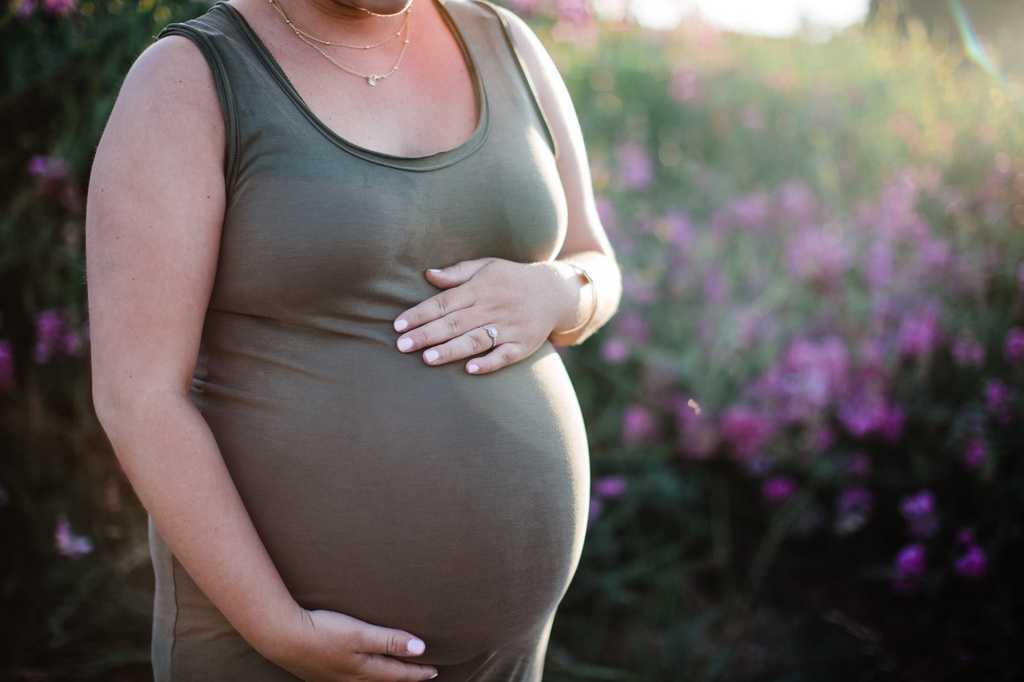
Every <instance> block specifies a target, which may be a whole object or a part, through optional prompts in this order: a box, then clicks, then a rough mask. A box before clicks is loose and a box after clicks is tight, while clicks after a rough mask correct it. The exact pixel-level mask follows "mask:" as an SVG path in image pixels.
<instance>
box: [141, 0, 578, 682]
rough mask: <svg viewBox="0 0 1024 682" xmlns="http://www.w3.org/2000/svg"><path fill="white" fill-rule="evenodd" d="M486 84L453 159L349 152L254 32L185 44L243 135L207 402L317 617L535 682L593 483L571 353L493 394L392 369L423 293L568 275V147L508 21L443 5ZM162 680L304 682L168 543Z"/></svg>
mask: <svg viewBox="0 0 1024 682" xmlns="http://www.w3.org/2000/svg"><path fill="white" fill-rule="evenodd" d="M437 5H438V9H439V11H440V12H441V15H442V16H443V17H444V19H445V21H446V23H447V26H448V27H449V29H450V30H451V31H452V34H453V35H454V37H455V39H456V41H457V42H458V44H459V46H460V48H461V51H462V55H463V58H464V59H465V61H466V65H467V67H468V69H469V73H470V77H471V80H472V81H473V86H474V92H475V97H476V111H477V125H476V128H475V130H474V132H473V133H472V135H471V136H470V138H469V139H468V140H466V141H465V142H464V143H463V144H461V145H459V146H458V147H456V148H453V149H450V150H447V151H444V152H441V153H437V154H432V155H429V156H423V157H401V156H393V155H387V154H382V153H377V152H375V151H372V150H368V149H364V148H361V147H359V146H357V145H354V144H352V143H350V142H348V141H346V140H345V139H343V138H341V137H340V136H338V135H337V134H335V133H334V132H332V131H331V130H330V128H328V127H327V126H326V125H325V124H324V123H323V122H322V121H320V120H319V119H318V118H317V117H316V116H315V115H314V114H313V113H312V112H311V111H310V109H309V108H308V107H307V106H306V105H305V104H304V102H303V101H302V99H301V98H300V96H299V95H298V93H297V92H296V91H295V89H294V88H293V87H292V85H291V84H290V83H289V81H288V79H287V77H286V76H285V74H284V72H283V71H282V70H281V68H280V67H279V65H278V64H277V63H276V62H275V61H274V58H273V56H272V55H271V54H270V52H269V51H268V50H267V49H266V47H265V46H264V45H263V44H262V43H261V41H260V39H259V37H258V36H257V35H256V34H255V33H254V32H253V31H252V30H251V28H250V27H249V26H248V25H247V23H246V21H245V19H244V18H243V17H242V15H241V14H240V13H238V11H237V10H235V9H234V8H233V7H231V6H230V5H227V4H218V5H215V6H214V7H213V8H211V10H210V11H209V12H208V13H207V14H205V15H204V16H202V17H200V18H198V19H196V20H193V21H191V22H188V23H186V24H176V25H172V26H170V27H168V28H167V29H166V30H165V31H164V32H163V33H162V34H161V37H163V36H167V35H179V36H185V37H187V38H189V39H190V40H192V41H193V42H194V43H195V44H196V45H197V46H198V47H199V49H200V51H201V52H202V53H203V55H204V56H205V57H206V60H207V63H208V64H209V66H210V69H211V71H212V73H213V77H214V81H215V83H216V86H217V91H218V95H219V97H220V103H221V108H222V111H223V115H224V122H225V130H226V133H227V148H226V154H225V182H226V187H227V204H226V215H225V217H224V223H223V232H222V237H221V244H220V252H219V260H218V266H217V274H216V280H215V283H214V286H213V290H212V295H211V299H210V303H209V309H208V311H207V315H206V319H205V323H204V328H203V332H202V341H201V345H200V353H199V358H198V361H197V365H196V370H195V375H194V378H193V381H192V386H191V399H192V401H193V403H194V404H195V406H196V407H197V409H198V410H199V412H200V413H201V414H202V416H203V417H204V418H205V420H206V422H207V423H208V424H209V426H210V429H211V430H212V433H213V435H214V437H215V439H216V441H217V444H218V445H219V447H220V449H221V452H222V453H223V457H224V460H225V462H226V464H227V467H228V469H229V471H230V473H231V476H232V478H233V480H234V482H235V484H236V485H237V487H238V490H239V493H240V494H241V497H242V500H243V502H244V503H245V506H246V509H247V510H248V512H249V514H250V516H251V517H252V521H253V523H254V524H255V527H256V529H257V531H258V533H259V535H260V538H261V539H262V541H263V543H264V544H265V545H266V547H267V550H268V552H269V553H270V556H271V558H272V560H273V562H274V564H275V565H276V567H277V568H278V570H279V571H280V573H281V576H282V578H283V579H284V582H285V584H286V585H287V587H288V588H289V590H290V591H291V593H292V595H293V596H294V597H295V599H296V600H297V601H298V603H299V604H300V605H302V606H303V607H305V608H307V609H328V610H332V611H337V612H340V613H345V614H348V615H350V616H353V617H355V618H358V619H360V620H363V621H366V622H369V623H373V624H376V625H380V626H386V627H394V628H401V629H403V630H406V631H408V632H411V633H413V634H415V635H416V636H418V637H420V638H421V639H423V640H424V641H425V642H426V645H427V649H426V653H425V654H424V655H423V656H422V657H418V658H416V659H415V660H416V661H417V662H422V663H425V664H431V665H435V666H437V667H438V670H439V673H440V674H439V676H438V678H437V679H438V680H440V681H442V682H454V681H462V680H474V681H480V682H487V681H494V682H497V681H501V682H511V681H523V682H525V681H530V680H539V679H540V676H541V669H542V666H543V658H544V652H545V649H546V646H547V640H548V633H549V631H550V627H551V622H552V619H553V617H554V612H555V609H556V607H557V605H558V603H559V601H560V600H561V598H562V596H563V595H564V593H565V590H566V588H567V586H568V584H569V581H570V579H571V577H572V575H573V572H574V571H575V568H576V564H577V562H578V559H579V555H580V552H581V550H582V545H583V535H584V531H585V525H586V508H587V494H588V489H589V468H588V453H587V444H586V436H585V433H584V428H583V424H582V419H581V416H580V411H579V405H578V402H577V400H576V396H575V393H574V391H573V388H572V385H571V384H570V382H569V379H568V377H567V375H566V372H565V369H564V367H563V365H562V362H561V360H560V358H559V356H558V354H557V353H556V352H555V351H554V349H553V348H552V347H551V345H550V344H548V343H545V344H544V345H543V346H542V347H541V348H540V349H539V350H538V351H537V352H536V353H534V354H533V355H531V356H530V357H529V358H527V359H525V360H523V361H522V362H519V363H517V364H515V365H512V366H510V367H506V368H504V369H502V370H499V371H498V372H495V373H493V374H488V375H482V376H472V375H469V374H467V373H466V371H465V369H464V366H463V365H464V363H462V362H457V363H452V364H449V365H444V366H438V367H431V366H427V365H425V364H424V363H423V361H422V359H421V358H420V355H419V354H418V353H413V354H409V355H405V354H402V353H400V352H398V351H397V350H396V348H395V342H396V340H397V336H398V335H397V334H396V333H395V332H394V330H393V328H392V323H393V321H394V319H395V318H396V317H397V315H398V314H399V313H401V312H402V311H404V310H406V309H408V308H410V307H412V306H413V305H415V304H417V303H419V302H421V301H423V300H424V299H426V298H429V297H430V296H432V295H434V294H436V293H437V291H438V290H437V289H435V288H434V287H433V286H432V285H430V283H429V282H427V281H426V279H425V278H424V271H425V270H426V269H427V268H432V267H444V266H446V265H450V264H453V263H456V262H458V261H461V260H466V259H475V258H481V257H486V256H492V257H498V258H504V259H508V260H513V261H519V262H536V261H544V260H549V259H551V258H553V257H555V255H556V254H557V253H558V251H559V249H560V247H561V244H562V241H563V239H564V235H565V230H566V210H567V209H566V200H565V196H564V193H563V190H562V186H561V184H560V181H559V177H558V173H557V170H556V167H555V149H554V142H553V139H552V136H551V134H550V131H549V129H548V127H547V124H546V121H545V119H544V115H543V112H542V110H541V108H540V106H539V104H538V101H537V99H536V96H535V93H534V91H533V88H532V86H531V83H530V81H529V78H528V76H527V73H526V71H525V69H524V68H523V65H522V62H521V61H520V58H519V55H518V53H517V52H516V50H515V46H514V43H513V42H512V40H511V37H510V34H509V33H508V27H507V26H506V25H505V23H504V21H503V18H502V17H501V16H500V15H499V14H498V13H497V12H496V11H495V10H494V9H493V8H491V7H490V6H488V5H485V4H480V3H475V2H463V1H460V0H456V1H453V2H448V3H444V2H438V3H437ZM150 545H151V552H152V555H153V560H154V566H155V570H156V576H157V594H156V601H155V616H154V630H153V665H154V671H155V675H156V679H157V680H158V681H163V680H173V681H175V682H181V681H185V680H245V681H253V682H260V681H263V680H274V681H276V680H294V679H295V678H294V677H293V676H292V675H290V674H289V673H287V672H286V671H284V670H283V669H281V668H279V667H277V666H275V665H274V664H272V663H271V662H269V661H267V660H266V659H264V658H262V657H261V656H259V654H257V653H256V652H255V651H254V650H253V649H252V648H251V647H250V646H249V645H248V644H247V643H246V642H245V641H244V640H243V639H242V638H241V637H240V636H239V635H238V634H237V632H235V631H234V630H233V629H232V628H231V626H230V625H229V624H228V623H227V622H226V620H225V619H224V618H223V616H221V614H220V613H219V612H218V611H217V609H216V608H215V607H214V606H213V605H212V604H211V602H210V601H209V600H208V599H207V598H206V597H205V596H204V595H203V593H202V592H201V591H200V590H199V589H198V587H197V586H196V585H195V583H194V582H193V581H192V580H191V579H190V578H189V576H188V574H187V573H186V572H185V570H184V569H183V568H182V566H181V565H180V564H179V563H178V561H177V559H176V558H175V557H174V556H173V554H172V553H171V551H170V550H169V548H168V547H167V545H166V544H165V543H164V541H163V539H162V538H161V537H160V534H159V530H158V529H157V528H156V527H155V526H153V525H151V527H150Z"/></svg>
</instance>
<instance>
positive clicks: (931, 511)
mask: <svg viewBox="0 0 1024 682" xmlns="http://www.w3.org/2000/svg"><path fill="white" fill-rule="evenodd" d="M900 514H902V515H903V518H904V519H906V520H907V533H908V534H909V535H910V536H911V537H915V538H930V537H932V536H933V535H935V533H937V532H938V530H939V525H940V524H939V518H938V515H937V513H936V508H935V496H934V495H933V494H932V493H931V492H929V491H927V490H922V491H921V492H919V493H917V494H916V495H910V496H908V497H904V498H903V499H902V500H901V501H900Z"/></svg>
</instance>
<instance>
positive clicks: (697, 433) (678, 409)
mask: <svg viewBox="0 0 1024 682" xmlns="http://www.w3.org/2000/svg"><path fill="white" fill-rule="evenodd" d="M690 403H693V401H692V399H687V398H686V397H685V396H676V397H675V398H674V399H673V400H672V407H673V410H674V412H675V415H676V430H677V433H678V437H679V450H680V453H681V454H682V455H683V456H684V457H687V458H690V459H707V458H708V457H710V456H711V455H713V454H714V452H715V449H716V448H717V447H718V430H717V429H716V428H715V424H714V422H713V421H712V420H711V419H709V418H708V417H707V416H706V415H705V414H701V413H699V412H697V410H696V409H694V408H693V407H691V406H690Z"/></svg>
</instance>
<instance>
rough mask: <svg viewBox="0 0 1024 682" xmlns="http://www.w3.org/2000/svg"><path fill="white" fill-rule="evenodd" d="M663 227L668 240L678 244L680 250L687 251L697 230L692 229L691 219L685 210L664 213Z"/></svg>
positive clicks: (695, 236)
mask: <svg viewBox="0 0 1024 682" xmlns="http://www.w3.org/2000/svg"><path fill="white" fill-rule="evenodd" d="M665 228H666V231H667V235H666V236H667V237H668V240H669V241H670V242H671V243H672V244H675V245H676V246H678V247H679V249H680V250H683V251H688V250H689V249H690V247H692V246H693V243H694V241H695V240H696V239H697V232H696V230H694V229H693V220H691V218H690V215H689V214H688V213H686V212H685V211H670V212H669V213H666V214H665Z"/></svg>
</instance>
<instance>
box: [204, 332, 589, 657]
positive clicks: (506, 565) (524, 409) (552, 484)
mask: <svg viewBox="0 0 1024 682" xmlns="http://www.w3.org/2000/svg"><path fill="white" fill-rule="evenodd" d="M249 324H252V323H251V322H246V323H245V324H244V325H242V326H247V325H249ZM264 324H265V323H264ZM249 331H250V332H251V331H252V330H249ZM264 331H266V330H264ZM236 332H237V333H232V334H230V335H226V336H225V335H221V336H220V337H219V340H220V341H224V340H225V339H226V341H225V342H224V343H221V345H219V346H217V345H214V344H206V348H205V351H206V352H205V353H204V358H203V365H201V367H200V370H199V371H198V372H197V375H198V376H200V377H202V378H201V379H197V380H196V381H195V382H194V385H193V399H194V401H195V402H196V404H197V406H198V407H199V408H200V410H201V411H202V413H203V415H204V417H205V418H206V420H207V422H208V423H209V424H210V427H211V429H212V430H213V433H214V436H215V437H216V439H217V441H218V444H219V445H220V447H221V450H222V452H223V454H224V459H225V461H226V462H227V465H228V468H229V469H230V471H231V474H232V476H233V478H234V480H235V482H236V485H237V486H238V488H239V492H240V494H241V495H242V498H243V500H244V501H245V503H246V506H247V508H248V509H249V513H250V515H251V516H252V518H253V522H254V523H255V525H256V528H257V530H258V531H259V533H260V536H261V537H262V538H263V541H264V543H265V544H266V546H267V549H268V551H269V552H270V554H271V557H272V558H273V559H274V562H275V564H276V565H277V567H278V569H279V570H280V572H281V574H282V577H283V578H284V580H285V582H286V584H287V585H288V586H289V588H290V589H291V591H292V593H293V594H294V596H295V597H296V599H297V600H298V601H299V603H300V604H302V605H303V606H304V607H306V608H310V609H330V610H334V611H339V612H342V613H346V614H349V615H351V616H354V617H356V618H359V619H362V620H365V621H368V622H371V623H374V624H377V625H384V626H389V627H397V628H402V629H405V630H408V631H409V632H411V633H413V634H415V635H417V636H418V637H421V638H423V640H424V641H425V642H426V643H427V655H426V657H425V661H424V662H430V663H437V664H453V663H457V662H461V661H465V660H469V659H471V658H474V657H476V656H478V655H480V654H481V653H482V652H486V651H487V650H490V649H493V648H495V647H497V646H500V645H502V644H508V643H509V642H512V641H515V640H518V639H521V638H525V637H530V636H533V635H535V631H536V630H537V629H539V628H542V627H543V626H544V625H545V624H546V620H547V618H548V616H549V615H550V614H551V612H552V611H553V610H554V608H555V607H556V606H557V604H558V601H559V600H560V599H561V597H562V595H563V594H564V591H565V588H566V587H567V585H568V583H569V580H570V578H571V577H572V573H573V571H574V570H575V567H576V562H577V560H578V558H579V554H580V551H581V549H582V543H583V533H584V529H585V523H586V512H585V509H586V503H587V500H586V498H587V491H588V487H589V480H588V479H589V471H588V459H587V446H586V438H585V434H584V431H583V425H582V421H581V418H580V414H579V407H578V404H577V401H576V397H575V394H574V392H573V390H572V386H571V384H570V383H569V380H568V377H567V376H566V374H565V370H564V368H563V366H562V363H561V360H560V359H559V358H558V356H557V354H556V353H555V352H554V351H553V350H552V349H551V347H550V346H548V345H545V346H544V347H542V348H541V349H540V350H539V351H538V352H537V353H535V354H534V355H533V356H532V357H530V358H529V359H528V360H526V361H524V362H521V363H518V364H516V365H513V366H511V367H508V368H505V369H502V370H500V371H498V372H496V373H494V374H490V375H486V376H471V375H468V374H467V373H466V372H465V370H464V369H463V364H464V363H462V362H459V363H454V364H452V365H448V366H443V367H428V366H426V365H425V364H424V363H423V362H422V360H421V359H420V357H419V355H418V354H413V355H411V356H407V355H402V354H401V353H399V352H398V351H397V350H395V348H394V346H393V345H392V344H393V339H391V338H390V336H387V337H386V338H385V339H381V340H375V339H372V338H351V337H344V336H339V335H336V334H326V333H325V332H322V331H310V330H301V329H296V328H285V327H279V328H276V329H275V332H276V333H272V334H268V333H258V334H253V333H245V331H244V330H236ZM385 341H386V342H385Z"/></svg>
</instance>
